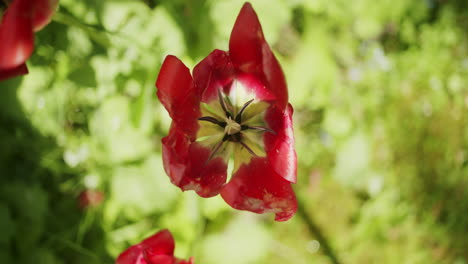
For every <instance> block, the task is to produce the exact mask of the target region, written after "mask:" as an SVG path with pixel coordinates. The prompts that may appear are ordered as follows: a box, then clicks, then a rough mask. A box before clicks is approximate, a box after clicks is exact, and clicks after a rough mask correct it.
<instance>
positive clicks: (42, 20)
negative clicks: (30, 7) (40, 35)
mask: <svg viewBox="0 0 468 264" xmlns="http://www.w3.org/2000/svg"><path fill="white" fill-rule="evenodd" d="M16 1H18V0H16ZM35 4H36V8H35V13H34V23H33V25H34V31H39V30H41V29H42V28H43V27H44V26H46V25H47V24H49V22H50V20H51V19H52V15H53V14H54V12H55V9H56V8H57V4H58V0H35Z"/></svg>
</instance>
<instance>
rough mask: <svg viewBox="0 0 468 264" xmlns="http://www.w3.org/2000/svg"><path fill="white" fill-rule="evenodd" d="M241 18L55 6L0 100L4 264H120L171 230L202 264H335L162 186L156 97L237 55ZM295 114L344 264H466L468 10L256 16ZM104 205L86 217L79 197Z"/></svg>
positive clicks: (340, 0) (283, 232)
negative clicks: (219, 53)
mask: <svg viewBox="0 0 468 264" xmlns="http://www.w3.org/2000/svg"><path fill="white" fill-rule="evenodd" d="M242 4H243V1H237V0H223V1H211V0H196V1H185V0H177V1H173V0H161V1H155V0H101V1H92V0H86V1H73V0H61V1H60V7H59V10H58V12H57V14H56V15H55V16H54V20H53V22H52V23H51V24H49V25H48V26H47V27H45V28H44V29H43V30H42V31H40V32H38V33H37V34H36V48H35V52H34V55H33V56H32V58H31V59H30V60H29V61H28V67H29V69H30V73H29V75H26V76H24V77H22V78H16V79H13V80H9V81H5V82H1V83H0V90H1V92H2V96H1V97H0V174H1V176H2V177H1V178H0V263H48V264H49V263H51V264H54V263H67V264H70V263H71V264H74V263H112V262H113V259H115V257H116V256H117V255H118V254H119V253H120V252H121V251H122V250H124V249H125V248H126V247H128V246H130V245H131V244H134V243H137V242H139V241H141V240H142V239H143V238H144V237H146V236H148V235H151V234H153V233H154V232H156V231H157V230H160V229H164V228H169V229H170V230H171V232H172V233H173V234H174V236H175V239H176V241H177V242H176V255H177V256H180V257H188V256H192V255H193V256H195V262H196V263H205V264H211V263H213V264H214V263H245V264H250V263H270V264H272V263H273V264H276V263H278V264H280V263H300V264H301V263H329V259H328V258H327V257H326V256H325V254H324V251H323V245H320V243H319V242H318V241H317V240H318V239H319V238H318V237H317V234H314V233H311V232H310V230H307V226H306V225H305V224H304V221H303V219H301V217H300V216H295V217H294V218H293V219H292V220H290V221H289V222H287V223H274V222H273V219H272V217H271V215H265V216H260V215H254V214H251V213H245V212H238V211H235V210H233V209H230V208H229V207H228V206H227V205H226V204H225V203H224V202H223V201H222V199H221V198H220V197H215V198H210V199H201V198H199V197H197V196H196V195H194V194H193V193H190V192H189V193H182V192H180V190H179V189H178V188H177V187H175V186H173V185H172V184H171V183H170V181H169V178H168V177H167V176H166V175H165V172H164V169H163V166H162V160H161V144H160V140H161V138H162V137H164V135H165V134H166V132H167V130H168V127H169V124H170V119H169V117H168V116H167V114H166V112H165V110H164V108H163V107H162V106H161V104H160V103H159V102H158V100H157V98H156V96H155V92H156V90H155V87H154V82H155V79H156V77H157V74H158V71H159V68H160V65H161V62H162V61H163V59H164V57H165V56H166V55H167V54H173V55H176V56H178V57H179V58H182V59H183V61H184V62H187V64H188V66H190V67H192V66H193V65H195V64H196V63H197V62H198V61H199V60H200V59H201V58H203V57H205V56H206V55H207V54H208V53H209V52H211V51H212V50H213V49H214V48H218V49H223V50H227V49H228V39H229V35H230V32H231V28H232V25H233V23H234V21H235V18H236V16H237V14H238V11H239V10H240V7H241V6H242ZM252 4H253V6H254V8H255V9H256V10H257V12H258V15H259V18H260V21H261V23H262V25H263V29H264V33H265V36H266V38H267V39H268V41H269V43H270V44H271V45H272V47H273V50H274V51H275V52H276V54H277V55H278V59H279V60H280V62H281V64H282V66H283V69H284V71H285V74H286V77H287V81H288V85H289V96H290V101H291V102H292V104H293V106H294V107H295V113H294V119H295V134H296V147H297V153H298V159H299V166H298V170H299V175H298V176H299V180H298V184H297V185H296V186H295V189H296V190H297V193H298V198H299V202H300V203H301V204H303V205H304V208H305V209H306V213H307V214H309V215H310V216H312V217H313V218H314V219H315V221H316V222H317V224H318V226H319V227H320V228H321V229H322V232H323V233H324V234H325V236H326V237H327V239H328V240H329V243H330V244H331V245H332V247H333V248H334V251H335V254H336V255H337V256H338V258H339V259H340V260H341V262H342V263H425V264H426V263H447V264H448V263H456V264H463V263H468V255H467V253H466V249H467V248H468V215H467V212H468V114H467V113H468V34H467V33H468V30H467V28H468V11H467V10H468V9H467V6H466V1H463V0H459V1H456V0H453V1H437V0H427V1H407V0H392V1H390V0H385V1H370V0H359V1H353V2H352V3H350V2H349V1H345V0H333V1H330V0H289V1H286V0H274V1H271V0H268V1H267V0H253V1H252ZM85 189H97V190H100V191H102V192H103V193H104V196H105V198H104V201H103V202H102V203H101V204H100V205H98V206H96V207H93V208H88V209H80V208H79V206H78V201H77V197H78V195H79V193H80V192H81V191H82V190H85Z"/></svg>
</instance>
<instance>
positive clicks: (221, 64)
mask: <svg viewBox="0 0 468 264" xmlns="http://www.w3.org/2000/svg"><path fill="white" fill-rule="evenodd" d="M234 73H235V72H234V67H233V66H232V62H231V59H230V58H229V54H228V53H227V52H225V51H222V50H217V49H216V50H214V51H213V52H211V53H210V54H209V55H208V56H207V57H206V58H204V59H203V60H202V61H200V62H199V63H198V64H197V66H195V68H194V69H193V79H194V81H195V85H196V89H197V91H198V93H199V94H200V95H201V101H202V102H206V103H208V102H211V101H212V100H217V99H218V89H223V91H224V92H225V93H227V92H228V90H226V89H229V84H230V82H232V78H233V77H234Z"/></svg>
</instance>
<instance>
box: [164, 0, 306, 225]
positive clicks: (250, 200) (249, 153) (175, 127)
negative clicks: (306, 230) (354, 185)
mask: <svg viewBox="0 0 468 264" xmlns="http://www.w3.org/2000/svg"><path fill="white" fill-rule="evenodd" d="M156 86H157V88H158V92H157V95H158V97H159V100H160V101H161V103H162V104H163V105H164V107H165V108H166V110H167V111H168V112H169V115H170V116H171V117H172V120H173V122H172V125H171V128H170V131H169V135H168V136H167V137H165V138H163V139H162V144H163V161H164V168H165V170H166V173H167V174H168V175H169V177H170V178H171V181H172V182H173V183H174V184H175V185H177V186H178V187H180V188H181V189H182V190H184V191H186V190H195V191H196V192H197V193H198V194H199V195H200V196H202V197H210V196H214V195H217V194H218V193H221V196H222V197H223V198H224V200H225V201H226V202H227V203H228V204H229V205H231V206H232V207H233V208H236V209H239V210H248V211H252V212H255V213H265V212H273V213H275V214H276V218H275V220H277V221H286V220H288V219H289V218H291V217H292V216H293V215H294V213H295V212H296V208H297V201H296V197H295V194H294V191H293V189H292V187H291V183H295V182H296V166H297V160H296V152H295V150H294V136H293V129H292V114H293V108H292V106H291V105H290V104H288V91H287V87H286V81H285V78H284V75H283V71H282V70H281V67H280V65H279V63H278V61H277V60H276V58H275V56H274V55H273V52H272V51H271V49H270V47H269V46H268V44H267V42H266V41H265V38H264V36H263V32H262V28H261V26H260V22H259V20H258V18H257V15H256V13H255V11H254V10H253V8H252V6H251V5H250V4H249V3H246V4H244V6H243V7H242V10H241V11H240V14H239V16H238V17H237V20H236V22H235V25H234V29H233V30H232V33H231V39H230V42H229V52H226V51H221V50H214V51H213V52H212V53H211V54H210V55H208V57H206V58H205V59H203V60H202V61H201V62H200V63H199V64H198V65H197V66H196V67H195V68H194V70H193V78H192V76H191V75H190V71H189V69H188V68H187V67H186V66H185V65H184V64H183V63H182V62H181V61H180V60H179V59H177V58H176V57H174V56H167V57H166V59H165V61H164V63H163V65H162V68H161V71H160V73H159V76H158V79H157V81H156ZM232 153H233V157H234V158H233V160H234V162H233V171H232V178H231V179H230V181H229V182H228V183H227V184H226V180H227V168H228V159H229V158H230V156H231V154H232Z"/></svg>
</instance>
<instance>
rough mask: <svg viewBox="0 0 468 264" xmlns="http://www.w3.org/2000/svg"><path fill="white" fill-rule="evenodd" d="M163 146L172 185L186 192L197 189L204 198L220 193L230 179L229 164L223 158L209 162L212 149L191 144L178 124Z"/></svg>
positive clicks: (166, 167) (165, 167)
mask: <svg viewBox="0 0 468 264" xmlns="http://www.w3.org/2000/svg"><path fill="white" fill-rule="evenodd" d="M162 144H163V162H164V169H165V170H166V173H167V174H168V175H169V177H170V178H171V181H172V183H174V184H175V185H176V186H178V187H179V188H181V189H182V190H184V191H187V190H195V191H196V192H197V193H198V195H200V196H202V197H211V196H215V195H217V194H218V193H219V191H220V189H221V188H222V186H223V185H224V184H225V183H226V177H227V164H226V162H225V161H224V160H223V158H222V157H219V156H215V157H213V158H211V160H209V157H210V154H211V151H212V150H211V149H210V148H208V147H204V146H202V145H201V144H199V143H198V142H193V141H191V140H190V138H189V137H188V136H187V135H185V134H184V133H183V132H181V131H180V129H178V128H177V126H176V125H174V124H173V125H172V127H171V130H170V131H169V135H168V136H167V137H165V138H163V139H162Z"/></svg>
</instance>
